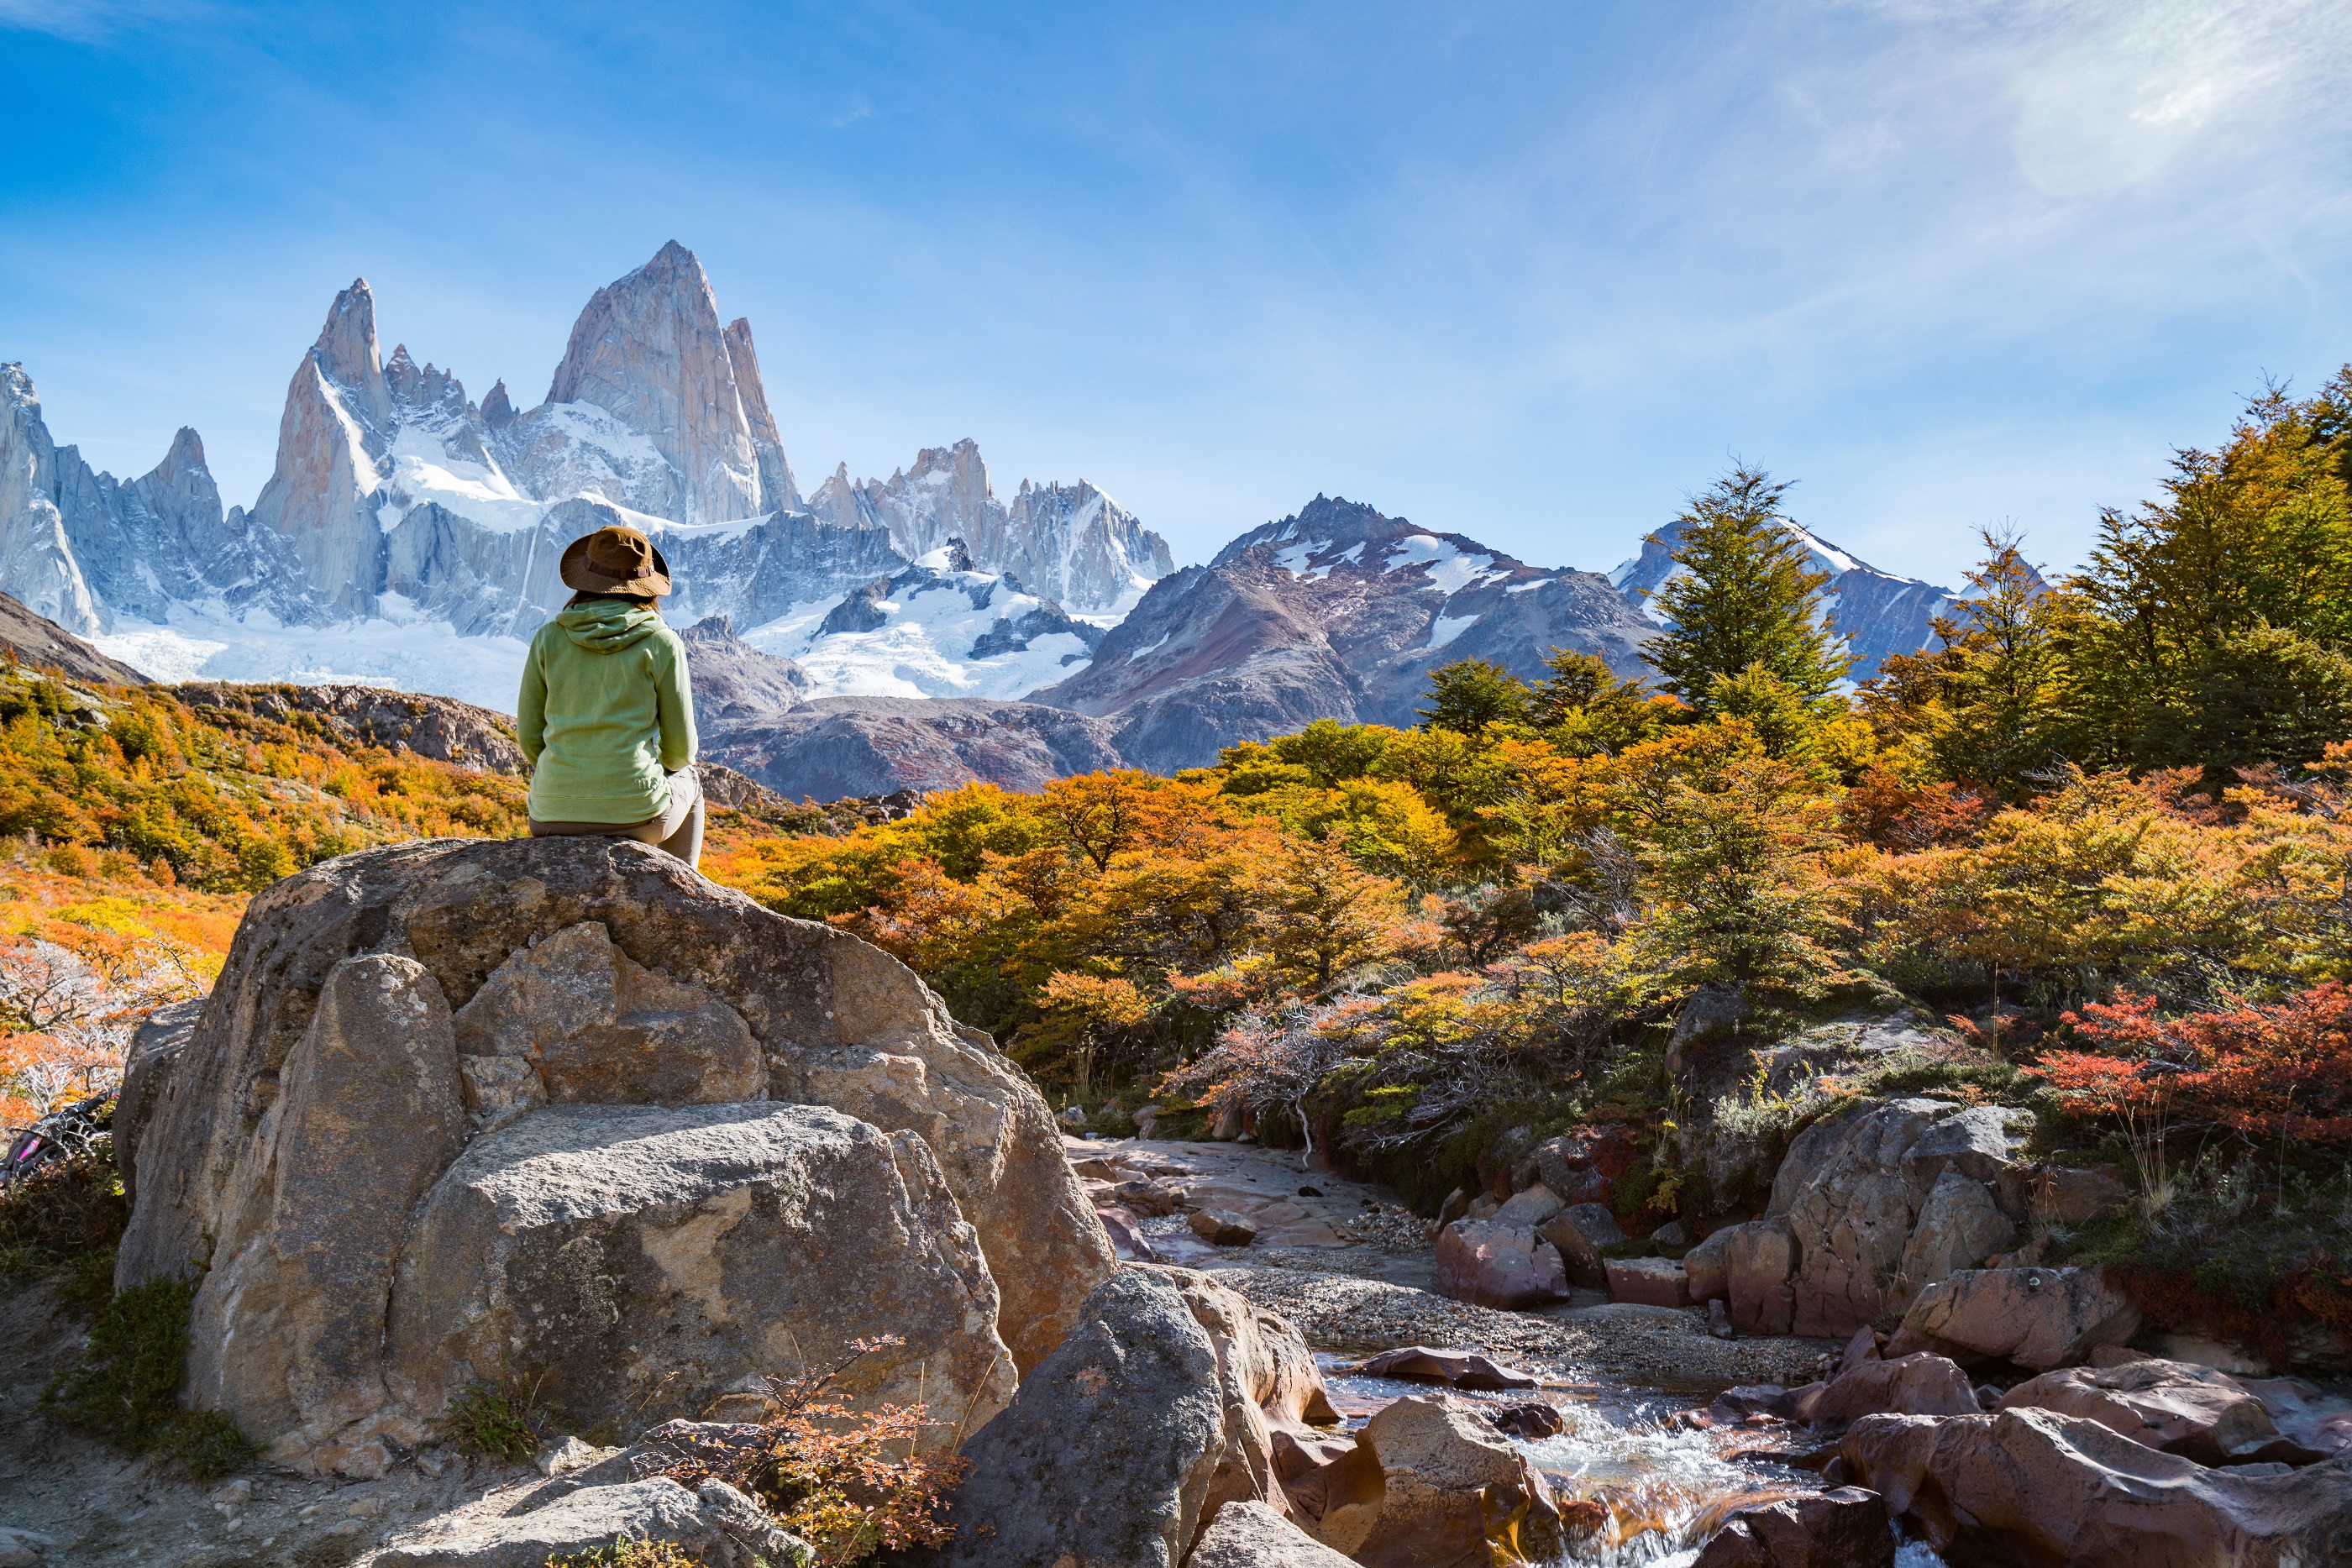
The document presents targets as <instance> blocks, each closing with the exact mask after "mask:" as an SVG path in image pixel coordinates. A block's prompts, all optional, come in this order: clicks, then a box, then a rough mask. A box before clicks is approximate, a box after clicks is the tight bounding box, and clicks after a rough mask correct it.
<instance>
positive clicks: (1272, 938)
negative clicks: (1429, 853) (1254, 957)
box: [1255, 832, 1404, 992]
mask: <svg viewBox="0 0 2352 1568" xmlns="http://www.w3.org/2000/svg"><path fill="white" fill-rule="evenodd" d="M1255 894H1256V897H1257V908H1258V927H1257V928H1258V933H1259V936H1260V937H1261V938H1262V939H1263V940H1264V942H1265V946H1266V948H1267V950H1268V951H1269V952H1271V953H1272V954H1273V955H1274V956H1275V959H1276V962H1278V963H1280V964H1281V965H1282V966H1283V967H1284V968H1286V970H1288V971H1289V972H1290V974H1291V975H1292V976H1293V977H1295V978H1296V979H1297V981H1298V982H1299V983H1300V984H1302V985H1304V986H1306V987H1307V988H1309V989H1310V990H1314V991H1318V992H1319V991H1321V990H1324V989H1325V988H1328V986H1329V985H1330V984H1331V981H1332V980H1333V978H1334V977H1337V976H1338V975H1339V974H1340V973H1342V972H1343V971H1345V970H1347V969H1350V968H1353V967H1355V966H1357V965H1359V964H1362V963H1367V962H1370V960H1372V959H1375V958H1380V957H1384V956H1387V954H1388V952H1389V950H1390V944H1391V940H1392V936H1393V933H1394V930H1395V926H1396V923H1397V919H1398V916H1399V915H1402V912H1403V906H1404V897H1403V892H1402V889H1401V888H1399V887H1398V886H1397V884H1396V883H1393V882H1391V881H1390V880H1389V879H1388V878H1386V877H1382V876H1374V875H1372V874H1371V873H1369V872H1366V871H1364V870H1362V869H1361V868H1360V867H1359V866H1358V865H1357V864H1356V862H1355V861H1354V860H1353V859H1352V858H1350V857H1349V853H1348V849H1347V845H1346V843H1345V842H1344V841H1342V840H1341V839H1340V837H1339V834H1338V833H1336V832H1330V833H1326V834H1325V835H1324V836H1323V837H1321V838H1319V839H1300V838H1285V839H1284V840H1283V841H1282V842H1281V844H1280V845H1279V846H1278V847H1277V848H1276V850H1275V852H1273V853H1272V854H1271V855H1270V856H1268V857H1267V859H1266V861H1265V863H1264V865H1263V866H1262V867H1261V869H1260V871H1259V873H1258V876H1257V880H1256V883H1255Z"/></svg>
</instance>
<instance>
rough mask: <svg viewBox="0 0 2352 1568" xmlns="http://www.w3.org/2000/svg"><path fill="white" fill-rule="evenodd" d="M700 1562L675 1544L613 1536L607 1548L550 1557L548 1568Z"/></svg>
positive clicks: (651, 1567) (669, 1567) (645, 1567)
mask: <svg viewBox="0 0 2352 1568" xmlns="http://www.w3.org/2000/svg"><path fill="white" fill-rule="evenodd" d="M700 1562H701V1559H700V1558H698V1557H696V1556H695V1555H693V1554H692V1553H691V1552H688V1551H687V1550H686V1548H685V1547H683V1546H680V1545H678V1544H677V1542H674V1541H632V1540H630V1539H629V1538H628V1537H627V1536H625V1535H616V1536H614V1538H613V1544H612V1545H610V1546H596V1547H592V1548H590V1549H589V1550H588V1551H585V1552H568V1553H566V1554H565V1555H563V1556H561V1557H551V1558H549V1559H548V1560H547V1568H695V1565H696V1564H697V1563H700Z"/></svg>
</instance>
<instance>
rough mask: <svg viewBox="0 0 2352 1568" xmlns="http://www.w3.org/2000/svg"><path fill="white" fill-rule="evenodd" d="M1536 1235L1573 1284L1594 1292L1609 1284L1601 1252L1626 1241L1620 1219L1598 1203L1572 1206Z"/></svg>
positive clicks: (1573, 1204)
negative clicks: (1548, 1245) (1556, 1255)
mask: <svg viewBox="0 0 2352 1568" xmlns="http://www.w3.org/2000/svg"><path fill="white" fill-rule="evenodd" d="M1546 1190H1547V1191H1549V1188H1547V1189H1546ZM1536 1234H1537V1235H1538V1236H1541V1237H1542V1238H1543V1239H1545V1240H1547V1241H1549V1242H1550V1243H1551V1244H1552V1247H1553V1248H1554V1249H1555V1250H1557V1251H1558V1252H1559V1260H1560V1266H1561V1268H1562V1269H1563V1270H1566V1272H1567V1274H1568V1282H1569V1283H1570V1284H1571V1285H1580V1286H1582V1287H1584V1288H1585V1289H1587V1290H1595V1291H1597V1290H1605V1289H1606V1288H1607V1287H1608V1284H1609V1268H1608V1265H1607V1263H1606V1262H1604V1261H1603V1260H1602V1259H1601V1249H1602V1248H1603V1247H1609V1246H1613V1245H1614V1244H1616V1243H1617V1242H1620V1241H1622V1240H1624V1239H1625V1232H1624V1230H1623V1229H1622V1228H1621V1227H1620V1226H1619V1225H1618V1223H1617V1217H1616V1216H1615V1215H1614V1214H1612V1213H1611V1212H1610V1211H1609V1208H1608V1207H1607V1206H1606V1205H1605V1204H1598V1203H1571V1204H1569V1205H1567V1206H1566V1207H1562V1208H1561V1209H1560V1210H1559V1212H1558V1213H1557V1214H1554V1215H1553V1216H1551V1217H1550V1218H1549V1219H1546V1220H1545V1221H1544V1222H1543V1223H1542V1224H1540V1225H1538V1226H1537V1227H1536ZM1700 1300H1702V1301H1704V1300H1706V1298H1705V1297H1701V1298H1700Z"/></svg>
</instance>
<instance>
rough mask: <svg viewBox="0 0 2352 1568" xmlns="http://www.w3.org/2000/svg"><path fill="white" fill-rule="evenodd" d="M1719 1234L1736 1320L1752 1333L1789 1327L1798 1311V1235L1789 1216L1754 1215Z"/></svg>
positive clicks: (1727, 1289)
mask: <svg viewBox="0 0 2352 1568" xmlns="http://www.w3.org/2000/svg"><path fill="white" fill-rule="evenodd" d="M1717 1234H1718V1235H1722V1236H1725V1237H1726V1239H1725V1241H1724V1244H1723V1288H1724V1292H1725V1294H1726V1296H1727V1298H1728V1299H1729V1301H1730V1302H1731V1321H1732V1322H1733V1323H1734V1324H1736V1325H1737V1326H1738V1327H1739V1328H1740V1329H1742V1330H1744V1331H1746V1332H1747V1333H1788V1332H1789V1325H1790V1322H1792V1321H1793V1319H1794V1317H1795V1314H1796V1290H1795V1287H1794V1286H1792V1285H1791V1284H1790V1278H1791V1276H1793V1275H1794V1274H1795V1272H1796V1269H1797V1239H1796V1234H1795V1232H1794V1231H1792V1230H1791V1229H1790V1227H1789V1223H1788V1221H1786V1220H1783V1219H1751V1220H1749V1221H1748V1223H1746V1224H1745V1225H1734V1226H1728V1227H1727V1228H1725V1229H1724V1230H1723V1231H1718V1232H1717Z"/></svg>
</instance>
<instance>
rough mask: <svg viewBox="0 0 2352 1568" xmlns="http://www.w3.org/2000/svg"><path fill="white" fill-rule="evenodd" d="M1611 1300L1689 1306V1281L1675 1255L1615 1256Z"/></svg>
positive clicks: (1610, 1262) (1648, 1304) (1641, 1304)
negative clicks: (1660, 1256)
mask: <svg viewBox="0 0 2352 1568" xmlns="http://www.w3.org/2000/svg"><path fill="white" fill-rule="evenodd" d="M1609 1299H1610V1300H1611V1301H1630V1302H1632V1303H1633V1304H1634V1305H1636V1306H1643V1307H1687V1306H1689V1305H1690V1304H1691V1296H1690V1281H1689V1279H1688V1278H1687V1277H1686V1276H1685V1274H1684V1273H1683V1266H1682V1261H1681V1260H1679V1259H1675V1258H1612V1259H1610V1260H1609Z"/></svg>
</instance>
